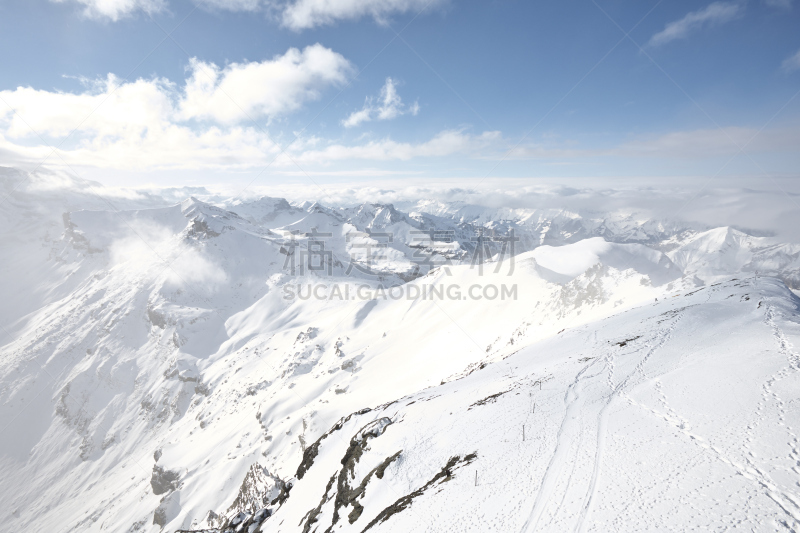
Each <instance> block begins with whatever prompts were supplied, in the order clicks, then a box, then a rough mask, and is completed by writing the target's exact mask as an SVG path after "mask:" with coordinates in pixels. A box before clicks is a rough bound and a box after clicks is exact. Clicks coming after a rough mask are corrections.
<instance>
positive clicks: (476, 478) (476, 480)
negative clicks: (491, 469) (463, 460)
mask: <svg viewBox="0 0 800 533" xmlns="http://www.w3.org/2000/svg"><path fill="white" fill-rule="evenodd" d="M475 486H476V487H477V486H478V471H477V470H476V471H475Z"/></svg>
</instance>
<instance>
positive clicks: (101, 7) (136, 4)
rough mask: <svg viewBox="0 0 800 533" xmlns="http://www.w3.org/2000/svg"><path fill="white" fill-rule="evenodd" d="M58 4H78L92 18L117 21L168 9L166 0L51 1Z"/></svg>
mask: <svg viewBox="0 0 800 533" xmlns="http://www.w3.org/2000/svg"><path fill="white" fill-rule="evenodd" d="M51 1H52V2H56V3H59V4H60V3H64V2H70V3H76V4H80V5H82V6H83V13H84V15H86V16H87V17H90V18H98V19H100V18H107V19H111V20H113V21H117V20H119V19H121V18H124V17H127V16H129V15H131V14H132V13H134V12H136V11H139V10H141V11H144V12H146V13H155V12H158V11H161V10H162V9H164V8H165V7H166V2H165V1H164V0H51Z"/></svg>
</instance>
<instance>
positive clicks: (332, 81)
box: [180, 44, 352, 124]
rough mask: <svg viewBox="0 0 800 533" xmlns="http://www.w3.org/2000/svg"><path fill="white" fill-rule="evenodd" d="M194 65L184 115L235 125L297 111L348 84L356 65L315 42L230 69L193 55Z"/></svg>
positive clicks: (188, 82) (187, 89)
mask: <svg viewBox="0 0 800 533" xmlns="http://www.w3.org/2000/svg"><path fill="white" fill-rule="evenodd" d="M189 69H190V72H191V75H190V76H189V79H188V80H187V82H186V88H185V95H184V97H183V99H182V100H181V103H180V116H181V118H183V119H199V120H213V121H215V122H218V123H223V124H230V123H234V122H241V121H243V120H247V119H248V118H253V117H256V116H265V115H266V116H270V117H272V116H275V115H279V114H284V113H288V112H291V111H295V110H297V109H299V108H300V107H301V106H302V105H303V103H305V102H307V101H309V100H316V99H318V98H319V96H320V90H321V89H323V88H325V87H328V86H331V85H338V84H342V83H344V82H345V81H346V80H347V77H348V75H349V74H350V72H351V71H352V66H351V65H350V62H349V61H347V59H345V58H344V57H343V56H342V55H340V54H338V53H336V52H334V51H333V50H330V49H329V48H325V47H324V46H322V45H321V44H315V45H312V46H308V47H306V48H305V49H304V50H302V51H300V50H298V49H297V48H290V49H289V51H287V52H286V53H285V54H284V55H282V56H276V57H274V58H273V59H272V60H267V61H262V62H251V63H232V64H230V65H228V66H226V67H225V68H219V67H217V66H216V65H214V64H211V63H205V62H203V61H200V60H198V59H192V61H191V64H190V66H189Z"/></svg>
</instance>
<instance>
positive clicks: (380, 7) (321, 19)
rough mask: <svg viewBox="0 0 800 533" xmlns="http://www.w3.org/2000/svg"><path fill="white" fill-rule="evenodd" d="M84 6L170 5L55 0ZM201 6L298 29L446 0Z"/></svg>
mask: <svg viewBox="0 0 800 533" xmlns="http://www.w3.org/2000/svg"><path fill="white" fill-rule="evenodd" d="M51 1H52V2H56V3H73V4H78V5H80V6H82V7H83V13H84V15H86V16H87V17H89V18H95V19H107V20H111V21H114V22H116V21H118V20H120V19H122V18H125V17H128V16H131V15H133V14H135V13H136V12H137V11H143V12H145V13H156V12H159V11H163V10H164V9H166V8H167V7H168V2H167V0H51ZM193 1H194V3H195V4H196V5H198V6H200V7H203V8H207V9H211V10H217V9H218V10H225V11H234V12H237V11H245V12H247V11H250V12H253V11H265V12H269V13H271V14H272V13H274V14H277V18H278V20H280V22H281V24H282V25H283V26H285V27H287V28H291V29H293V30H295V31H300V30H305V29H310V28H314V27H317V26H325V25H331V24H335V23H337V22H339V21H345V20H358V19H361V18H364V17H372V18H373V19H375V21H376V22H378V23H379V24H384V23H386V22H387V20H388V19H389V17H391V16H392V15H397V14H402V13H409V12H413V13H419V12H422V11H424V10H426V9H430V8H431V7H434V6H436V5H439V4H441V3H443V2H444V0H294V1H288V2H283V1H279V0H193Z"/></svg>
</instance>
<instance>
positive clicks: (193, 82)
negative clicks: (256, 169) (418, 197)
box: [0, 45, 351, 169]
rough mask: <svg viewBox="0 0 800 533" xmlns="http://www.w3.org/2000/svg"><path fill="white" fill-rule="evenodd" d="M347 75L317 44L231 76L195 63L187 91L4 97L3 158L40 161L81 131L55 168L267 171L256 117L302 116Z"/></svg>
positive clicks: (106, 87) (267, 149)
mask: <svg viewBox="0 0 800 533" xmlns="http://www.w3.org/2000/svg"><path fill="white" fill-rule="evenodd" d="M350 70H351V67H350V64H349V62H348V61H347V60H346V59H345V58H344V57H342V56H341V55H339V54H337V53H335V52H333V51H331V50H329V49H327V48H324V47H322V46H321V45H313V46H309V47H307V48H306V49H304V50H302V51H300V50H297V49H290V50H289V51H288V52H286V54H284V55H282V56H277V57H275V58H273V59H271V60H266V61H263V62H252V63H241V64H239V63H234V64H231V65H228V66H226V67H224V68H220V67H217V66H216V65H214V64H210V63H204V62H201V61H199V60H197V59H193V60H192V61H191V64H190V67H189V77H188V79H187V80H186V82H185V84H184V85H183V86H180V87H179V86H178V85H177V84H175V83H173V82H171V81H169V80H166V79H162V78H154V79H149V80H148V79H139V80H136V81H132V82H124V81H122V80H120V79H119V78H117V77H115V76H113V75H109V76H108V77H107V78H106V79H104V80H97V81H93V82H88V83H87V88H86V90H84V91H83V92H80V93H66V92H56V91H43V90H37V89H34V88H31V87H19V88H17V89H16V90H13V91H9V90H6V91H0V97H2V99H3V100H4V101H5V102H6V103H7V104H8V106H10V108H12V109H13V110H14V111H11V109H9V108H8V107H7V106H5V105H4V106H3V107H2V108H0V151H2V152H3V153H4V154H7V155H8V156H9V157H8V158H7V159H8V160H9V161H12V162H16V163H20V162H22V161H26V160H28V161H30V160H37V159H38V160H41V159H43V158H45V157H46V156H48V154H50V151H51V149H50V148H49V147H48V146H47V144H46V143H47V139H51V140H53V141H55V140H56V139H61V138H64V137H66V136H67V135H69V134H70V133H71V132H73V130H75V128H76V127H79V128H78V130H77V133H76V134H75V135H74V136H73V137H72V138H71V139H70V142H69V143H68V144H67V145H64V146H61V147H60V149H59V151H58V152H57V154H56V156H54V157H53V158H52V159H51V161H50V162H51V163H56V162H58V161H57V159H64V160H66V161H67V162H68V163H70V164H81V165H87V166H94V167H100V168H114V167H116V168H130V169H143V168H175V167H182V168H204V167H207V166H209V165H211V166H214V165H223V164H228V165H231V166H236V165H240V164H244V162H245V161H247V165H248V166H252V165H254V164H263V162H264V161H267V160H269V159H271V158H272V157H274V155H275V154H276V153H278V152H279V149H278V147H277V146H275V145H274V144H273V143H272V142H271V141H270V140H269V139H268V137H267V136H266V135H264V134H263V132H262V131H261V129H260V128H259V127H257V126H253V125H252V123H251V122H250V121H249V119H250V118H253V119H258V118H261V117H265V116H266V117H269V118H272V117H274V116H278V115H282V114H287V113H290V112H292V111H295V110H297V109H298V108H300V107H301V106H302V105H303V104H304V103H306V102H308V101H309V100H314V99H316V98H319V96H320V94H321V91H322V90H323V89H324V88H325V87H327V86H331V85H335V84H338V83H341V82H343V81H345V80H346V78H347V76H348V75H349V72H350ZM40 136H42V137H43V138H40ZM142 154H147V157H146V158H143V157H142Z"/></svg>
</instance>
